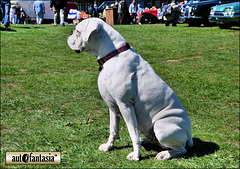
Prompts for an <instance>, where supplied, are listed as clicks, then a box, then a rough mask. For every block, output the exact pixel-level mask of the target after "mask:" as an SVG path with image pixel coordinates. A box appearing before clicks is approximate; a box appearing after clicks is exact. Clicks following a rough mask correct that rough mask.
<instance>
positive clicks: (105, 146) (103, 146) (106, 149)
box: [98, 144, 113, 151]
mask: <svg viewBox="0 0 240 169" xmlns="http://www.w3.org/2000/svg"><path fill="white" fill-rule="evenodd" d="M112 148H113V146H111V145H109V144H102V145H100V146H99V147H98V149H99V150H100V151H109V150H111V149H112Z"/></svg>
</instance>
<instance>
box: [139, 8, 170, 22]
mask: <svg viewBox="0 0 240 169" xmlns="http://www.w3.org/2000/svg"><path fill="white" fill-rule="evenodd" d="M167 6H168V5H164V6H162V7H161V8H158V9H157V8H154V9H148V10H146V9H145V10H144V11H143V12H141V13H138V18H139V21H140V23H141V24H152V23H160V22H163V9H164V8H166V7H167Z"/></svg>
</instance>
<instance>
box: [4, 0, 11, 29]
mask: <svg viewBox="0 0 240 169" xmlns="http://www.w3.org/2000/svg"><path fill="white" fill-rule="evenodd" d="M4 6H5V7H4V10H5V13H4V25H5V27H9V26H10V21H9V13H10V6H11V5H10V2H7V1H5V4H4Z"/></svg>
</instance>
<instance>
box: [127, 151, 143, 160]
mask: <svg viewBox="0 0 240 169" xmlns="http://www.w3.org/2000/svg"><path fill="white" fill-rule="evenodd" d="M139 157H140V156H139V155H136V154H135V153H134V152H131V153H130V154H128V156H127V159H129V160H135V161H139Z"/></svg>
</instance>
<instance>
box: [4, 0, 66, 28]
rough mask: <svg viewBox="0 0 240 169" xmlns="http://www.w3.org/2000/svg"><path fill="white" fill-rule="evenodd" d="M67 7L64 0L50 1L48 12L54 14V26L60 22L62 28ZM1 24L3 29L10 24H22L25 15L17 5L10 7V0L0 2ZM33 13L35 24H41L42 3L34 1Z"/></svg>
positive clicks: (43, 11) (42, 16)
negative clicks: (50, 11)
mask: <svg viewBox="0 0 240 169" xmlns="http://www.w3.org/2000/svg"><path fill="white" fill-rule="evenodd" d="M66 6H67V1H66V0H50V10H52V11H53V13H54V26H57V23H59V22H60V24H61V25H63V26H64V14H65V9H64V8H65V7H66ZM0 8H1V17H0V18H1V22H2V23H3V24H4V26H5V28H8V27H9V26H10V24H23V23H24V21H25V18H26V13H25V12H24V10H23V9H22V7H21V6H19V5H11V1H10V0H1V3H0ZM33 11H34V14H35V15H36V23H37V24H42V23H43V18H44V14H45V6H44V2H43V1H35V2H34V3H33Z"/></svg>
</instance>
